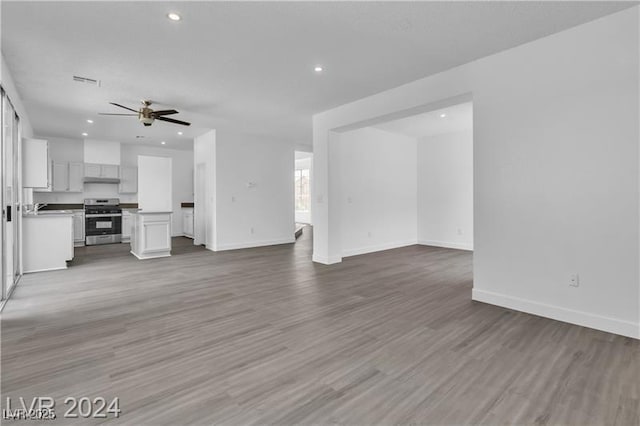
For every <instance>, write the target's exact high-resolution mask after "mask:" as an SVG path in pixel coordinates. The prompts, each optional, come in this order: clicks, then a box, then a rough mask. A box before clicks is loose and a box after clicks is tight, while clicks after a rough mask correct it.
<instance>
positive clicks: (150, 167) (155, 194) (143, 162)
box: [138, 155, 179, 214]
mask: <svg viewBox="0 0 640 426" xmlns="http://www.w3.org/2000/svg"><path fill="white" fill-rule="evenodd" d="M172 174H173V170H172V164H171V158H167V157H152V156H149V155H139V156H138V207H139V208H140V210H141V211H145V212H152V213H166V212H172V211H173V210H172V206H173V197H172V193H173V189H172V187H171V186H172ZM178 212H179V210H178V211H177V212H174V214H178Z"/></svg>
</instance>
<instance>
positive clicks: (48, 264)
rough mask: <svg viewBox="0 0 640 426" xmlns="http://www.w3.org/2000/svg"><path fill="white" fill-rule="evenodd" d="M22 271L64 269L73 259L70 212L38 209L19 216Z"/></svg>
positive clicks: (71, 215) (71, 214)
mask: <svg viewBox="0 0 640 426" xmlns="http://www.w3.org/2000/svg"><path fill="white" fill-rule="evenodd" d="M22 219H23V222H22V223H23V225H22V241H23V247H24V249H23V258H22V264H23V270H24V272H25V273H28V272H40V271H52V270H56V269H65V268H66V267H67V261H70V260H72V259H73V256H74V248H73V245H74V244H73V242H74V241H73V212H72V211H70V210H69V211H66V210H63V211H40V212H37V213H27V214H25V215H23V217H22Z"/></svg>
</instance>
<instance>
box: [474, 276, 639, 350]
mask: <svg viewBox="0 0 640 426" xmlns="http://www.w3.org/2000/svg"><path fill="white" fill-rule="evenodd" d="M471 298H472V299H473V300H476V301H478V302H484V303H489V304H491V305H496V306H501V307H503V308H508V309H514V310H516V311H522V312H526V313H528V314H533V315H539V316H541V317H546V318H551V319H554V320H558V321H562V322H567V323H570V324H576V325H581V326H583V327H588V328H593V329H596V330H601V331H607V332H609V333H614V334H619V335H621V336H626V337H632V338H634V339H640V323H634V322H631V321H624V320H619V319H616V318H610V317H604V316H601V315H594V314H590V313H588V312H583V311H575V310H573V309H567V308H562V307H560V306H554V305H547V304H545V303H539V302H534V301H532V300H527V299H521V298H519V297H512V296H507V295H504V294H499V293H493V292H491V291H484V290H478V289H475V288H474V289H473V291H472V294H471Z"/></svg>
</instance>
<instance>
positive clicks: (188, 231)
mask: <svg viewBox="0 0 640 426" xmlns="http://www.w3.org/2000/svg"><path fill="white" fill-rule="evenodd" d="M182 233H183V234H184V236H185V237H189V238H193V209H192V208H183V209H182Z"/></svg>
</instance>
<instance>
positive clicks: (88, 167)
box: [84, 163, 102, 177]
mask: <svg viewBox="0 0 640 426" xmlns="http://www.w3.org/2000/svg"><path fill="white" fill-rule="evenodd" d="M101 171H102V168H101V166H100V164H90V163H85V165H84V176H85V177H101V176H100V173H101Z"/></svg>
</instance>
